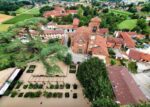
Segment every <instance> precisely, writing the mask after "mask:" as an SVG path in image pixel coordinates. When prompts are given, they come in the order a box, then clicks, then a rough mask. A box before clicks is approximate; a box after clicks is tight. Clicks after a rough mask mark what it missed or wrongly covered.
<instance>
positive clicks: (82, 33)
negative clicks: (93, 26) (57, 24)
mask: <svg viewBox="0 0 150 107" xmlns="http://www.w3.org/2000/svg"><path fill="white" fill-rule="evenodd" d="M90 34H91V31H90V29H89V28H88V27H85V26H82V27H79V28H78V29H77V30H76V32H75V33H74V36H73V42H79V41H80V39H82V40H84V41H87V42H88V41H89V35H90Z"/></svg>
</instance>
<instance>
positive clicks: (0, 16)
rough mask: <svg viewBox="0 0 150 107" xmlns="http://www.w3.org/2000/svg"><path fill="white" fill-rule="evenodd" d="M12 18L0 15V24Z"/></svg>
mask: <svg viewBox="0 0 150 107" xmlns="http://www.w3.org/2000/svg"><path fill="white" fill-rule="evenodd" d="M11 18H13V16H9V15H5V14H0V23H2V22H4V21H6V20H9V19H11Z"/></svg>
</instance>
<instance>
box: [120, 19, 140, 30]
mask: <svg viewBox="0 0 150 107" xmlns="http://www.w3.org/2000/svg"><path fill="white" fill-rule="evenodd" d="M136 23H137V20H136V19H130V20H125V21H123V22H121V23H120V24H118V28H119V29H120V30H122V29H128V30H132V29H133V28H135V27H136Z"/></svg>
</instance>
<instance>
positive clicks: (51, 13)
mask: <svg viewBox="0 0 150 107" xmlns="http://www.w3.org/2000/svg"><path fill="white" fill-rule="evenodd" d="M69 14H77V10H67V11H66V10H65V9H64V8H62V7H59V6H56V7H55V8H54V10H52V11H46V12H45V13H44V14H43V16H44V17H46V18H47V17H50V16H51V17H62V16H67V15H69Z"/></svg>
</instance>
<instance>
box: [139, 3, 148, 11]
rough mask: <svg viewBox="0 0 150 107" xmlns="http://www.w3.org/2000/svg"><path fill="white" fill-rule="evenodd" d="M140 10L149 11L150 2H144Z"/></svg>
mask: <svg viewBox="0 0 150 107" xmlns="http://www.w3.org/2000/svg"><path fill="white" fill-rule="evenodd" d="M141 11H145V12H150V3H147V4H145V5H144V6H143V8H142V9H141Z"/></svg>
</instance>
